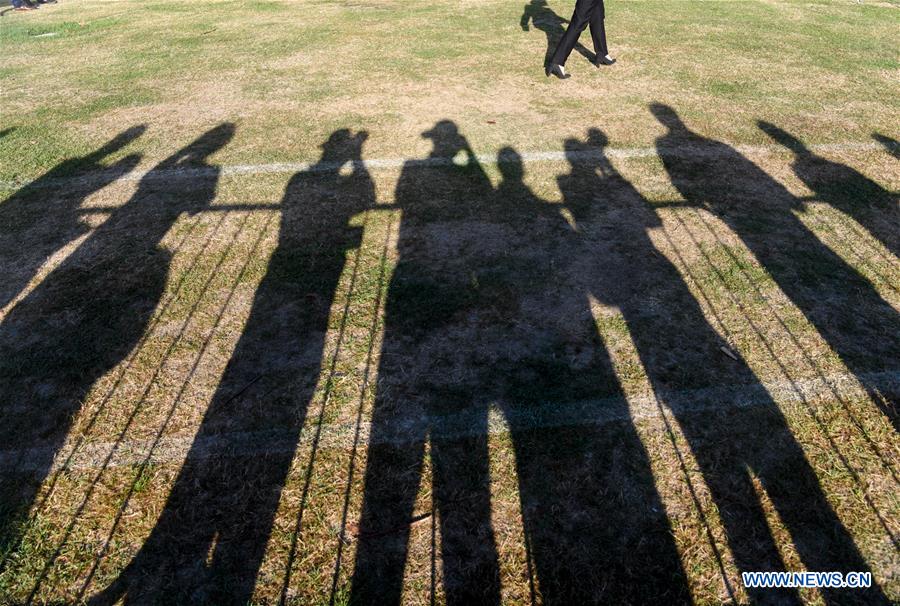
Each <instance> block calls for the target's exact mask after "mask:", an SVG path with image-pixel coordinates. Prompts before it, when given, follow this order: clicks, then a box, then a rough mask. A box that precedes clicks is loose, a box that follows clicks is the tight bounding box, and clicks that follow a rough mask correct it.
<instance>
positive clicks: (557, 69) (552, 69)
mask: <svg viewBox="0 0 900 606" xmlns="http://www.w3.org/2000/svg"><path fill="white" fill-rule="evenodd" d="M551 74H552V75H554V76H556V77H557V78H559V79H560V80H565V79H566V78H571V77H572V74H569V73H566V71H565V70H563V67H562V65H557V64H556V63H551V64H550V65H548V66H547V76H548V77H549V76H550V75H551Z"/></svg>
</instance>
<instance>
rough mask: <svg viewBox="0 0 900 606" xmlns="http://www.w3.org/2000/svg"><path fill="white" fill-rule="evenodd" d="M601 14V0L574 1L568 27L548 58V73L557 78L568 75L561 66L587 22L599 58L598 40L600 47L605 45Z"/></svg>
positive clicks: (602, 14) (602, 12)
mask: <svg viewBox="0 0 900 606" xmlns="http://www.w3.org/2000/svg"><path fill="white" fill-rule="evenodd" d="M603 16H604V10H603V0H577V1H576V2H575V12H573V13H572V19H571V20H570V21H569V27H568V28H566V33H565V34H564V35H563V37H562V39H561V40H560V41H559V44H558V45H557V46H556V50H555V51H554V52H553V56H552V58H551V59H550V64H549V65H548V66H547V73H548V75H549V74H551V73H552V74H554V75H555V76H557V77H559V78H568V77H569V76H568V74H566V72H565V69H563V66H564V65H565V64H566V60H567V59H568V58H569V55H570V54H571V53H572V49H574V48H575V44H576V43H577V42H578V38H579V36H581V32H583V31H584V30H585V28H586V27H587V26H588V25H589V24H590V26H591V37H592V38H593V40H594V50H595V51H596V52H598V55H597V57H598V60H599V58H600V57H601V55H600V54H599V47H598V43H599V41H600V40H602V47H603V48H604V49H605V47H606V34H605V30H604V29H603ZM598 26H599V29H598ZM605 55H606V52H604V53H603V55H602V56H605Z"/></svg>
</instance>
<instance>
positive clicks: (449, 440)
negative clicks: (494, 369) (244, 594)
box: [350, 120, 500, 605]
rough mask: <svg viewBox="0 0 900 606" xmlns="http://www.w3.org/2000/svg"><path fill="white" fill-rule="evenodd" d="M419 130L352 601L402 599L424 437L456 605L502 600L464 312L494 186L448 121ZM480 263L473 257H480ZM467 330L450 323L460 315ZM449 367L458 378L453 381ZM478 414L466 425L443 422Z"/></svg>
mask: <svg viewBox="0 0 900 606" xmlns="http://www.w3.org/2000/svg"><path fill="white" fill-rule="evenodd" d="M423 137H427V138H429V139H431V141H432V143H433V145H434V148H433V150H432V152H431V154H430V156H429V158H428V160H427V161H426V162H424V163H423V162H421V161H416V160H410V161H407V162H406V164H405V165H404V167H403V170H402V172H401V175H400V179H399V181H398V184H397V189H396V203H397V206H398V207H399V208H400V209H401V211H402V213H403V215H402V223H401V225H400V230H399V241H398V245H397V246H398V252H399V261H398V263H397V266H396V269H395V271H394V274H393V277H392V279H391V282H390V286H389V290H388V293H387V298H386V306H385V333H384V342H383V345H382V351H381V357H380V360H381V363H380V368H379V372H378V382H377V396H376V401H375V406H374V412H373V418H372V430H371V437H370V444H369V448H368V458H367V460H368V463H367V466H366V472H365V484H364V496H363V506H362V515H361V520H360V524H359V546H358V549H357V554H356V561H355V566H354V572H353V580H352V589H351V596H350V602H351V603H353V604H385V605H387V604H399V603H400V597H401V592H402V588H403V587H402V586H403V569H404V564H405V561H406V555H407V548H408V542H409V536H410V527H411V523H412V520H413V507H414V505H415V500H416V495H417V493H418V489H419V485H420V482H421V478H422V474H423V469H424V464H425V457H426V450H425V449H426V441H427V442H429V445H430V462H431V469H432V474H433V478H432V491H433V492H432V494H433V497H432V498H433V502H434V509H435V512H434V515H436V516H437V520H439V523H440V534H441V562H442V564H443V583H444V588H445V591H446V597H447V603H448V604H451V605H452V604H496V603H498V602H499V599H500V588H499V566H498V561H497V552H496V548H495V545H494V540H493V529H492V527H491V518H490V490H489V488H490V487H489V477H488V459H487V437H486V424H487V413H486V411H487V404H488V401H489V400H488V397H489V396H488V395H487V394H482V393H480V392H478V391H477V390H476V389H472V385H470V384H469V383H468V380H469V379H470V372H471V369H472V367H474V366H477V364H478V360H477V357H475V358H474V359H472V358H470V359H465V356H463V358H464V359H463V361H462V364H461V365H460V364H459V362H460V359H459V357H458V356H456V355H454V354H453V353H452V352H451V353H450V354H449V355H448V354H447V350H448V348H457V350H458V351H464V352H466V353H467V354H468V353H471V354H472V355H473V356H477V353H478V352H477V345H473V344H472V343H467V337H468V336H469V334H470V333H465V335H463V333H464V331H465V329H466V328H467V326H465V324H466V322H464V321H462V320H461V317H462V316H466V317H470V318H471V319H472V322H478V317H477V316H478V314H479V312H480V311H481V307H480V302H481V301H480V299H479V296H480V294H479V292H478V289H477V287H476V286H475V282H477V280H478V267H479V265H480V264H481V263H480V261H479V260H478V259H473V257H472V256H470V255H469V254H468V251H467V250H466V248H465V247H467V246H469V245H471V244H472V243H473V239H474V240H477V239H478V238H477V235H476V234H475V233H473V232H471V231H470V230H471V229H478V225H479V224H478V222H477V216H478V212H479V208H486V207H487V205H488V204H489V201H490V200H491V196H492V193H493V188H492V187H491V183H490V181H489V180H488V178H487V175H486V174H485V173H484V171H483V169H482V167H481V165H480V164H479V163H478V161H477V160H476V158H475V155H474V154H473V153H472V150H471V149H470V148H469V144H468V142H467V141H466V140H465V138H464V137H463V136H462V135H460V134H459V132H458V131H457V129H456V125H455V124H454V123H453V122H450V121H446V120H445V121H441V122H438V123H437V124H435V126H434V127H433V128H432V129H431V130H429V131H428V132H425V133H423ZM459 155H462V160H461V163H460V164H457V163H454V162H453V161H452V159H454V158H456V157H458V156H459ZM473 262H474V263H473ZM460 322H461V323H462V324H463V326H462V327H460V328H459V332H458V333H457V332H454V331H453V330H450V329H454V328H455V327H456V324H457V323H460ZM449 377H453V379H451V380H449V381H448V378H449ZM453 415H464V416H465V418H466V419H471V423H470V424H466V428H465V429H466V431H465V432H463V435H458V434H457V433H455V432H454V431H453V430H452V428H450V427H448V425H447V424H446V423H445V422H444V421H445V419H448V418H452V417H453Z"/></svg>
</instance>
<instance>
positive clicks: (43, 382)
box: [0, 124, 234, 541]
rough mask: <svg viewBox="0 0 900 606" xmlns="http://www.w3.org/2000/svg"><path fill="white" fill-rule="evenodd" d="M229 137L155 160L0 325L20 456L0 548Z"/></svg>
mask: <svg viewBox="0 0 900 606" xmlns="http://www.w3.org/2000/svg"><path fill="white" fill-rule="evenodd" d="M233 134H234V126H233V125H231V124H223V125H220V126H218V127H216V128H214V129H212V130H210V131H208V132H207V133H205V134H204V135H203V136H201V137H200V138H199V139H197V140H196V141H194V142H193V143H191V144H190V145H188V146H187V147H185V148H183V149H181V150H179V151H178V152H177V153H176V154H174V155H173V156H171V157H169V158H168V159H166V160H164V161H163V162H161V163H160V164H159V165H158V166H157V167H156V168H155V169H154V170H152V171H150V173H148V174H147V175H146V176H145V177H144V179H143V180H142V181H141V183H140V185H139V187H138V189H137V191H136V192H135V194H134V195H133V196H132V197H131V199H129V200H128V202H126V203H125V204H124V205H122V206H121V207H119V208H117V209H116V210H114V211H112V213H111V214H110V216H109V218H108V219H107V220H106V221H105V222H104V223H103V224H102V225H100V226H99V227H98V228H97V229H96V230H94V232H93V233H92V234H91V235H90V236H89V237H88V238H87V239H86V240H85V241H84V243H82V244H81V246H79V247H78V249H77V250H76V251H75V252H73V253H72V254H71V255H70V256H69V257H67V258H66V259H65V261H63V262H62V264H61V265H60V266H59V267H57V268H56V269H55V270H53V271H52V272H51V273H50V274H49V275H48V276H47V278H46V279H44V281H43V282H41V284H40V285H38V287H37V288H36V289H35V290H34V291H32V292H31V293H30V294H29V295H28V296H27V297H25V298H24V299H23V300H22V301H20V302H19V303H18V304H17V305H16V306H15V307H14V308H13V309H12V311H11V312H10V313H9V315H8V316H7V317H6V319H5V320H4V322H3V324H0V407H2V408H0V416H2V423H0V448H2V449H3V450H4V451H7V452H10V451H11V452H22V453H28V454H27V456H25V457H24V458H23V459H20V460H19V461H18V462H17V463H15V464H12V466H11V468H9V469H4V470H3V472H2V473H3V476H4V483H3V484H4V491H3V494H2V496H0V499H2V505H3V507H2V511H3V518H4V519H3V520H2V524H3V527H2V531H4V532H3V535H4V536H3V540H4V541H6V540H14V536H15V535H16V534H17V531H16V530H13V527H15V526H17V522H19V521H21V520H22V519H23V516H24V515H25V514H26V513H27V512H28V509H29V508H30V505H31V503H32V502H33V499H34V496H35V494H36V491H37V489H38V487H39V486H40V484H41V483H42V481H43V480H44V478H46V477H47V474H48V472H49V470H50V467H51V464H52V463H53V458H54V456H55V455H56V453H57V452H58V451H59V449H60V447H61V446H62V445H63V443H64V441H65V439H66V435H67V433H68V431H69V428H70V426H71V424H72V421H73V419H74V418H75V416H76V414H77V413H78V410H79V408H80V407H81V403H82V400H83V398H84V397H85V395H86V394H87V393H88V391H89V390H90V388H91V386H92V385H93V384H94V382H95V381H96V380H97V379H98V378H100V377H102V376H103V375H104V374H105V373H107V372H108V371H109V370H110V369H112V368H113V367H114V366H115V365H116V364H118V363H119V362H120V361H121V360H122V359H123V358H124V357H125V356H126V355H127V354H128V353H129V351H130V350H131V349H132V348H133V347H134V346H135V344H136V343H138V341H139V339H140V337H141V336H142V335H143V333H144V330H145V329H146V327H147V325H148V323H149V322H150V319H151V317H152V315H153V312H154V309H155V308H156V305H157V304H158V302H159V300H160V297H161V296H162V294H163V291H164V290H165V286H166V280H167V275H168V271H169V264H170V262H171V253H170V252H169V251H168V250H167V249H166V248H164V247H163V246H161V245H160V242H161V241H162V239H163V238H164V237H165V235H166V233H167V232H168V231H169V230H170V229H171V227H172V225H174V224H175V222H176V221H178V220H179V219H180V218H181V217H182V216H183V215H184V214H185V213H188V214H190V213H196V212H199V211H201V210H203V209H204V208H206V207H207V206H208V205H209V203H210V202H211V201H212V199H213V197H214V196H215V192H216V185H217V183H218V170H217V169H216V168H215V167H213V166H210V165H208V164H206V158H207V157H208V156H209V155H211V154H213V153H215V152H216V151H218V150H219V149H221V148H222V147H224V146H225V145H226V144H227V143H228V142H229V141H230V140H231V138H232V136H233ZM198 165H200V166H202V167H205V168H206V169H209V172H204V173H203V174H202V176H201V177H199V178H195V179H191V180H190V181H184V180H180V179H175V180H172V179H168V178H167V179H161V178H159V176H158V175H156V174H155V173H156V171H166V172H168V171H170V170H176V169H178V168H180V167H183V166H191V167H195V166H198ZM9 480H12V481H9Z"/></svg>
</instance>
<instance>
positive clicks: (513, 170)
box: [497, 146, 525, 183]
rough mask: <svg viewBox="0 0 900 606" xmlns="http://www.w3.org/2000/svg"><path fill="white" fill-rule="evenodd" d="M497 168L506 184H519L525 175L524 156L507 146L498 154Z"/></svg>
mask: <svg viewBox="0 0 900 606" xmlns="http://www.w3.org/2000/svg"><path fill="white" fill-rule="evenodd" d="M497 168H498V169H499V170H500V174H501V175H502V176H503V181H504V182H505V183H519V182H521V181H522V177H523V176H524V175H525V166H524V165H523V163H522V156H521V154H519V152H517V151H516V150H515V149H514V148H512V147H509V146H506V147H504V148H503V149H501V150H500V151H499V152H498V153H497Z"/></svg>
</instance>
